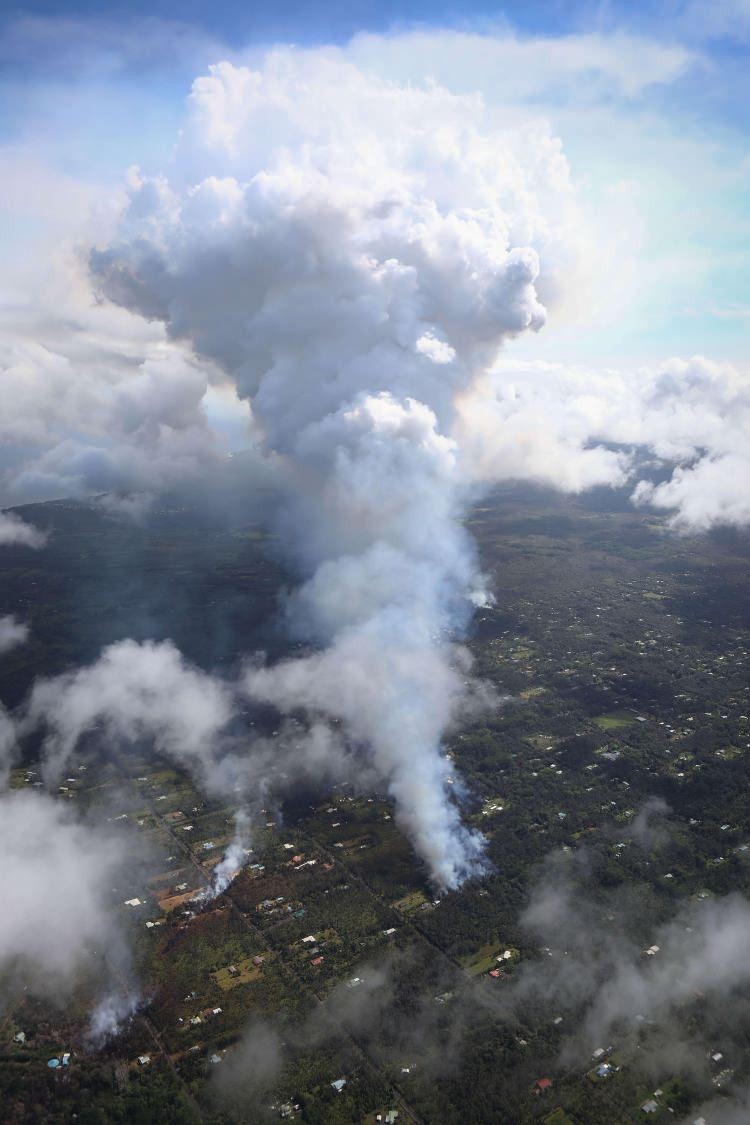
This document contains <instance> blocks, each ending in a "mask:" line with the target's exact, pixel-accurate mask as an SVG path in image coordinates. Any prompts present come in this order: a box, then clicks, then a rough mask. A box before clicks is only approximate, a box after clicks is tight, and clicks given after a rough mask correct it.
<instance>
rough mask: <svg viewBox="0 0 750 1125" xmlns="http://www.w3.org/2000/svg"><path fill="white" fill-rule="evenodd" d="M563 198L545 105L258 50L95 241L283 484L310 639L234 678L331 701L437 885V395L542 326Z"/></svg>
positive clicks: (451, 411)
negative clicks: (247, 419)
mask: <svg viewBox="0 0 750 1125" xmlns="http://www.w3.org/2000/svg"><path fill="white" fill-rule="evenodd" d="M271 121H272V122H273V127H272V128H271V127H269V122H271ZM575 216H576V208H575V201H574V196H573V192H572V189H571V187H570V184H569V180H568V172H567V166H566V163H565V160H564V158H563V157H562V155H561V152H560V147H559V144H558V142H557V141H556V140H555V139H554V138H552V137H550V136H549V134H548V133H547V132H546V131H545V130H544V129H543V128H540V127H539V126H537V125H535V126H534V127H533V128H516V127H507V128H503V129H500V128H498V127H497V126H496V125H493V124H492V123H491V121H490V120H489V118H488V116H487V114H486V111H485V107H484V106H483V104H482V102H481V100H480V99H479V98H477V97H456V96H454V95H452V94H450V93H449V92H448V91H446V90H444V89H441V88H440V87H436V86H428V87H421V88H420V87H405V86H402V85H397V84H395V83H390V82H386V81H383V80H379V79H374V78H372V77H370V76H368V75H367V74H365V73H363V72H362V71H360V70H358V69H357V68H356V67H354V66H352V65H351V64H350V63H348V62H346V61H344V60H342V59H341V58H337V57H335V56H331V57H328V56H327V55H326V54H325V53H314V54H311V55H308V56H305V55H301V56H300V55H297V54H296V53H291V52H287V51H277V52H274V53H272V54H271V55H269V56H268V57H267V59H266V60H265V62H264V64H263V67H262V68H261V69H260V70H256V71H253V70H250V69H248V68H242V67H235V66H232V65H230V64H228V63H221V64H219V65H217V66H216V67H213V68H212V70H211V73H210V74H209V75H208V76H206V77H203V78H200V79H198V80H197V81H196V82H195V83H194V86H193V93H192V95H191V106H190V115H189V119H188V122H187V125H186V127H185V129H184V130H183V133H182V135H181V138H180V145H179V148H178V151H177V154H176V157H175V161H174V166H173V168H172V170H171V172H170V176H169V178H168V179H167V178H151V179H147V178H142V177H141V178H135V179H134V181H133V183H132V185H131V196H130V203H129V206H128V208H127V210H126V212H125V214H124V216H123V219H122V224H121V230H120V235H119V238H118V239H117V240H116V241H114V242H113V243H112V245H111V246H110V247H109V248H104V249H100V250H97V251H95V252H94V253H93V254H92V268H93V271H94V273H95V275H96V276H97V277H98V279H99V284H100V286H101V289H102V292H103V293H104V294H105V295H106V296H108V297H109V298H110V299H112V300H114V301H116V302H117V303H119V304H121V305H124V306H125V307H126V308H128V309H130V310H132V311H135V312H140V313H141V314H142V315H143V316H145V317H147V318H150V319H157V320H160V321H162V322H163V323H164V325H165V327H166V330H167V333H168V335H169V336H170V337H172V338H173V339H175V340H178V341H184V342H185V343H188V344H190V345H191V346H192V348H193V349H194V350H195V352H196V353H198V354H199V355H201V356H205V357H207V358H208V359H209V360H210V361H212V362H213V363H215V364H217V365H218V366H219V367H220V368H221V370H222V371H223V372H224V373H225V374H226V375H227V376H230V377H231V378H232V379H233V380H234V382H235V384H236V386H237V389H238V392H239V394H240V395H241V396H243V397H247V398H249V399H250V400H251V402H252V411H253V417H254V420H255V423H256V425H257V427H258V429H259V431H260V433H261V435H262V442H263V446H264V448H265V450H266V451H267V453H268V454H270V455H273V456H274V457H276V458H277V459H279V462H280V464H281V466H282V471H283V472H284V473H285V474H286V476H287V479H288V481H289V482H291V484H292V487H291V488H290V498H289V501H288V503H287V504H286V508H285V511H284V513H283V514H282V517H281V522H282V525H283V530H284V531H285V533H286V538H287V542H288V543H289V544H290V546H291V547H292V548H293V549H294V550H295V552H296V554H297V557H298V559H299V560H300V563H301V565H302V566H303V567H304V568H306V569H307V571H308V573H309V575H310V580H309V582H308V583H307V584H306V585H305V586H303V588H302V589H301V590H300V591H299V592H298V594H297V596H296V597H295V598H293V599H292V601H291V603H290V606H291V611H290V616H292V617H294V616H295V613H296V614H299V620H300V622H301V623H302V624H303V625H304V627H305V628H306V630H307V632H308V633H312V634H313V635H314V636H315V638H316V639H317V640H318V641H319V642H321V643H322V644H324V645H326V646H327V648H326V650H325V652H324V653H323V654H322V655H321V656H317V657H311V658H309V659H305V660H300V661H297V662H294V663H292V664H285V665H283V666H282V667H280V668H278V669H257V668H256V669H253V670H252V671H251V672H250V673H248V675H247V676H246V681H245V688H246V690H247V691H248V692H249V694H250V695H251V696H252V697H253V698H259V699H264V700H266V701H271V702H274V703H275V704H276V705H277V706H279V707H280V709H281V710H287V709H290V708H298V707H301V708H303V709H305V710H306V711H307V712H308V713H309V714H311V715H313V716H318V717H319V716H320V715H321V714H325V715H328V716H331V717H335V718H336V719H340V720H343V721H344V723H345V724H346V729H347V730H348V732H349V736H350V737H351V739H353V740H355V741H358V742H362V743H364V744H366V745H367V746H368V747H369V748H370V753H371V755H372V760H373V762H374V764H375V767H376V769H377V772H378V773H379V774H380V776H381V777H383V778H384V779H385V780H386V783H387V785H388V788H389V790H390V792H391V793H392V794H393V796H394V797H395V798H396V803H397V815H398V816H399V819H400V821H401V823H402V824H403V825H404V826H405V828H406V829H407V830H408V831H409V833H410V835H411V837H412V839H413V840H414V841H415V844H416V846H417V848H418V850H419V852H420V854H421V855H422V856H423V857H424V858H425V859H426V860H427V861H428V863H429V866H430V869H431V872H432V874H433V876H434V878H435V879H436V881H437V882H438V883H441V884H443V885H446V886H453V885H455V884H456V883H457V882H458V881H460V879H461V878H463V877H464V876H465V875H466V874H468V873H470V872H471V870H473V869H474V867H475V863H476V860H477V856H478V853H479V851H480V848H479V843H478V841H477V840H476V839H475V838H474V837H473V836H472V835H471V834H470V833H468V832H465V831H463V830H462V829H461V828H460V825H459V822H458V817H457V814H456V812H455V808H454V806H453V803H452V801H451V799H450V789H449V787H448V785H447V776H448V772H449V771H448V766H447V762H446V760H445V759H444V757H443V756H442V754H441V751H440V739H441V734H442V731H443V730H444V729H445V726H446V724H447V723H448V722H449V721H450V718H451V716H452V714H453V713H454V712H455V709H456V707H457V705H458V703H459V701H460V699H461V696H462V694H463V689H464V680H465V676H466V673H465V669H464V668H463V667H462V663H461V661H462V657H461V654H460V653H458V652H457V651H456V650H454V649H453V647H452V637H453V635H454V634H455V632H456V630H460V627H461V625H462V624H463V622H464V621H465V620H466V617H467V616H468V612H469V609H470V606H471V604H473V603H474V602H476V600H478V599H479V600H481V598H482V597H484V596H486V595H484V594H483V593H482V591H481V586H482V581H481V576H480V575H479V574H478V573H477V569H476V562H475V558H474V551H473V547H472V545H471V543H470V542H469V540H468V538H467V536H466V533H465V532H464V531H463V529H462V527H461V523H460V520H461V515H462V513H463V511H464V510H465V507H466V503H467V499H468V487H469V485H470V484H471V480H470V478H469V477H468V476H467V475H466V474H465V473H464V470H463V462H462V459H461V457H460V453H459V450H458V447H457V444H456V440H455V438H454V437H453V435H452V431H453V429H454V426H455V422H456V418H457V396H459V395H460V394H462V393H465V392H467V391H468V390H469V388H471V387H472V386H473V384H474V383H475V381H476V380H477V379H478V378H480V377H481V376H482V375H483V373H484V372H485V371H486V370H487V369H488V367H489V365H490V364H491V363H492V361H493V360H494V358H495V356H496V355H497V352H498V349H499V347H500V346H501V344H502V343H503V342H504V341H505V340H508V339H510V338H512V337H513V336H515V335H518V334H519V333H522V332H524V331H528V330H534V331H535V330H538V329H539V328H540V327H541V326H542V325H543V324H544V321H545V317H546V312H545V308H544V306H543V304H542V302H541V299H540V294H541V293H544V296H545V299H547V300H553V299H554V295H555V293H556V291H558V290H559V289H560V288H561V287H562V286H563V285H564V277H565V271H566V268H568V266H569V265H570V263H571V262H572V261H574V259H575V257H576V252H577V244H576V236H577V226H576V222H575Z"/></svg>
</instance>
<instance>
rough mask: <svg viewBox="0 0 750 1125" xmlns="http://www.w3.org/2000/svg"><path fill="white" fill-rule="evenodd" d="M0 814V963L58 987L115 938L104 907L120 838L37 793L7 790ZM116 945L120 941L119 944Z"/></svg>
mask: <svg viewBox="0 0 750 1125" xmlns="http://www.w3.org/2000/svg"><path fill="white" fill-rule="evenodd" d="M1 807H2V816H0V853H1V854H2V857H3V862H2V864H0V893H2V896H3V901H4V902H6V903H8V907H9V908H8V909H7V910H4V911H3V914H2V919H0V968H2V969H4V970H5V969H9V968H12V969H13V970H14V972H15V973H16V974H18V978H19V979H21V980H23V981H24V982H25V983H26V985H27V987H29V988H30V989H31V990H32V991H37V992H45V991H52V992H53V993H57V994H61V993H64V992H66V991H67V990H69V989H70V988H71V987H72V986H73V984H74V982H75V980H76V973H77V971H78V969H80V968H81V967H82V966H83V965H84V963H85V962H86V960H87V959H90V958H91V955H92V953H93V952H95V951H98V952H99V953H101V952H102V951H103V950H104V949H105V948H107V947H109V946H111V945H112V944H113V942H116V936H115V925H114V920H113V918H112V915H111V912H110V895H111V888H112V881H113V878H114V877H115V873H116V872H117V871H118V870H120V869H121V867H122V864H123V852H122V845H121V842H120V841H118V840H116V839H115V838H114V837H113V836H112V834H111V833H110V832H105V831H102V830H100V829H96V828H93V827H88V826H86V825H84V824H82V823H80V822H79V821H77V820H76V819H75V817H74V815H72V814H71V812H70V811H69V810H68V809H66V808H65V807H64V806H63V805H62V803H61V802H60V801H57V800H55V799H53V798H51V797H48V796H46V795H44V794H41V793H28V792H19V793H10V794H5V795H4V796H3V797H2V801H1ZM117 944H118V948H119V943H117Z"/></svg>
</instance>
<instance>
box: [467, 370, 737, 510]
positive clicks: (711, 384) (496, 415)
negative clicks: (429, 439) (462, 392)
mask: <svg viewBox="0 0 750 1125" xmlns="http://www.w3.org/2000/svg"><path fill="white" fill-rule="evenodd" d="M460 425H461V437H460V446H461V449H462V454H463V456H464V457H466V459H467V461H468V464H469V469H468V471H469V472H470V473H471V474H473V475H475V476H477V477H479V478H480V479H488V480H492V479H503V478H515V479H520V480H535V481H538V482H540V483H543V484H547V485H551V486H553V487H557V488H560V489H563V490H566V491H574V492H577V491H581V490H582V489H585V488H587V487H590V486H592V485H597V484H600V485H601V484H603V485H612V486H622V485H624V484H626V483H628V482H630V483H631V484H632V486H633V500H634V502H635V503H636V504H651V505H653V506H655V507H656V508H658V509H661V510H663V511H665V512H666V513H667V514H668V515H669V520H670V522H671V524H672V526H674V527H675V528H677V529H679V530H684V531H697V532H700V531H706V530H708V529H710V528H711V527H715V526H719V525H725V526H727V525H729V526H731V525H734V526H738V527H742V526H747V524H748V523H749V522H750V506H749V505H748V494H749V491H748V486H749V485H750V444H749V443H748V440H747V435H748V433H750V373H749V372H747V371H742V370H739V369H738V368H735V367H734V366H732V365H731V364H717V363H714V362H712V361H710V360H707V359H705V358H703V357H701V356H695V357H693V358H692V359H688V360H684V359H670V360H667V361H666V362H665V363H663V364H662V365H661V366H659V367H653V368H650V367H642V368H638V369H636V370H633V371H623V370H600V371H597V370H587V369H585V368H576V367H572V366H567V365H563V364H553V363H533V362H526V363H523V362H513V361H510V360H504V361H503V362H501V363H498V364H497V365H496V366H495V368H494V369H493V371H492V372H491V373H490V375H488V376H487V377H486V378H485V379H484V380H483V381H482V382H480V383H478V384H477V385H476V386H475V388H474V389H473V390H472V393H471V394H470V395H467V396H466V397H465V398H464V400H463V401H462V403H461V422H460ZM638 450H641V451H642V450H647V451H650V453H651V454H652V455H653V457H655V458H657V459H658V460H659V461H660V462H661V464H660V466H659V468H660V474H659V477H658V479H657V480H656V481H654V480H651V479H649V478H648V477H647V476H644V477H643V479H639V477H640V474H641V473H643V472H644V470H642V469H637V467H636V465H635V462H634V459H633V456H632V454H633V452H635V451H638ZM665 476H666V479H664V478H665Z"/></svg>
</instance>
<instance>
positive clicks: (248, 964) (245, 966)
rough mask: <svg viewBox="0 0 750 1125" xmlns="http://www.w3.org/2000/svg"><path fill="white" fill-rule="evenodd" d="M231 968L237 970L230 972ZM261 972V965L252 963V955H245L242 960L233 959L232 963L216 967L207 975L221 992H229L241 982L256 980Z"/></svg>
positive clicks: (248, 982) (246, 982)
mask: <svg viewBox="0 0 750 1125" xmlns="http://www.w3.org/2000/svg"><path fill="white" fill-rule="evenodd" d="M232 968H234V969H236V970H237V972H236V973H232V972H231V969H232ZM261 973H262V966H260V965H254V964H253V959H252V957H246V958H245V959H244V960H243V961H235V963H234V965H232V966H230V965H227V966H226V968H224V969H217V970H216V972H215V973H210V974H209V975H210V977H211V980H212V981H213V982H214V983H215V984H218V986H219V988H220V989H221V990H222V992H229V990H230V989H232V988H238V987H239V986H240V985H241V984H250V983H251V981H254V980H258V978H259V977H260V975H261Z"/></svg>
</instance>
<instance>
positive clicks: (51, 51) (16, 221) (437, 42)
mask: <svg viewBox="0 0 750 1125" xmlns="http://www.w3.org/2000/svg"><path fill="white" fill-rule="evenodd" d="M2 19H3V28H4V30H3V35H2V41H1V42H0V121H2V122H3V124H2V126H1V127H0V142H1V143H2V146H3V147H2V152H3V155H4V156H5V158H6V160H7V159H8V158H9V157H12V160H15V161H17V160H18V154H19V153H22V154H24V159H25V160H26V163H27V164H28V161H29V159H30V158H31V157H32V156H33V159H34V160H35V161H37V162H38V163H39V166H40V168H41V167H44V168H46V169H49V171H50V175H52V174H54V175H60V176H62V177H64V178H65V183H66V185H67V187H68V188H70V190H71V191H72V190H73V188H72V187H71V183H75V184H79V185H87V186H88V187H89V188H90V189H91V192H92V193H95V188H96V185H100V184H107V185H110V184H115V183H120V182H122V178H123V175H124V173H125V170H126V168H127V167H128V166H129V165H131V164H139V165H140V166H142V167H144V168H146V169H147V170H151V171H155V170H158V168H159V167H160V165H161V164H162V163H163V161H164V156H165V153H168V152H169V149H170V146H171V144H172V143H173V141H174V138H175V136H176V134H177V131H178V129H179V123H180V120H181V117H182V114H183V108H184V100H185V97H186V95H187V94H188V92H189V89H190V83H191V81H192V79H193V78H194V77H195V76H196V75H197V74H200V73H204V72H205V68H206V66H207V65H208V64H209V63H211V62H214V61H217V59H219V58H222V57H233V58H235V59H239V60H240V61H247V62H249V63H251V64H252V62H253V60H254V59H257V58H258V57H259V56H260V54H261V53H262V51H263V50H264V49H265V48H266V47H268V46H269V45H273V44H274V43H276V42H283V43H296V44H299V46H300V48H303V47H308V48H309V47H314V46H320V45H326V44H336V45H338V46H339V47H341V48H342V49H343V50H345V51H347V52H349V53H351V54H352V55H353V56H355V57H356V58H357V60H358V62H360V63H361V64H362V65H366V66H370V67H373V68H375V69H379V70H381V71H382V73H384V74H385V75H386V76H393V77H395V78H397V79H398V80H401V81H403V80H408V81H415V82H421V81H424V80H425V79H429V78H434V79H437V80H438V81H439V82H441V83H444V84H445V85H447V86H449V87H450V88H453V89H456V90H457V91H463V92H468V91H471V90H473V89H477V90H479V91H480V92H481V93H482V95H483V96H484V98H485V100H487V101H488V102H490V103H492V102H493V101H496V102H497V103H498V104H502V106H503V107H504V110H506V111H507V110H508V107H510V111H511V112H514V113H515V112H519V113H526V114H531V115H535V116H540V117H543V118H545V119H547V120H549V121H550V123H551V127H552V129H553V131H554V132H555V133H556V134H557V135H559V136H560V137H561V138H562V143H563V148H564V151H565V153H566V155H567V157H568V159H569V161H570V164H571V170H572V175H573V178H574V179H575V181H576V182H577V183H578V184H579V186H580V192H581V200H582V206H583V208H584V209H585V210H586V212H587V213H588V214H589V215H590V216H591V219H592V222H593V224H594V226H597V224H598V226H599V228H600V231H601V232H602V234H604V233H605V228H606V235H607V238H608V239H610V240H611V239H612V238H614V239H615V241H616V240H617V238H618V237H619V238H620V240H621V249H622V255H621V257H620V258H615V259H613V260H612V261H611V262H610V265H609V269H610V274H609V278H610V281H609V283H608V287H610V288H611V290H612V299H611V300H610V301H609V302H608V309H604V308H603V307H598V308H597V309H595V310H594V313H593V314H591V315H589V316H588V318H587V316H586V315H583V316H581V315H578V316H576V317H572V318H570V317H568V318H567V319H564V318H560V319H558V320H557V321H553V322H552V323H551V324H550V326H549V328H548V329H547V330H546V331H545V333H543V334H541V336H540V337H539V339H538V340H537V339H535V340H533V341H531V342H529V343H524V344H523V345H522V347H521V350H522V351H524V350H525V351H528V352H529V353H530V354H532V355H534V356H542V357H543V358H550V359H563V360H565V361H579V360H580V361H581V362H597V363H609V362H616V361H618V360H620V359H624V360H626V361H628V362H650V361H653V360H656V359H659V358H662V357H664V356H666V355H672V354H682V355H685V354H693V353H703V354H707V355H710V356H712V357H715V358H718V359H731V360H734V361H736V362H740V361H743V360H744V358H745V355H746V349H747V339H748V327H749V326H750V287H749V285H748V276H747V264H746V263H747V261H748V255H750V207H749V206H748V204H749V203H750V150H749V149H748V131H749V125H750V121H749V120H748V118H749V117H750V114H748V111H747V110H746V106H747V104H750V89H749V87H750V78H748V73H750V67H748V65H747V63H748V53H749V44H750V4H749V3H748V2H747V0H716V2H714V3H710V4H707V3H704V2H703V0H679V2H678V0H661V2H657V0H653V2H649V3H628V4H613V3H585V2H584V3H580V4H574V3H563V2H555V0H537V2H526V3H510V4H505V5H499V4H497V3H489V2H482V0H478V2H475V3H473V4H470V5H466V4H462V5H455V4H447V3H440V2H438V3H427V2H423V0H410V2H406V0H401V2H396V0H379V2H377V3H376V2H374V0H373V2H367V3H362V2H354V3H352V2H343V0H330V2H322V3H309V2H307V3H304V2H301V0H281V2H279V3H275V4H273V5H267V4H254V3H239V2H225V0H224V2H219V3H214V4H207V3H205V2H198V0H184V2H181V3H176V2H174V0H156V2H155V3H154V2H153V0H148V2H147V0H131V2H130V3H128V4H127V5H122V6H121V7H119V8H117V7H111V6H109V5H103V4H102V3H97V2H95V0H73V2H67V3H66V2H62V0H33V2H29V3H26V4H23V5H19V6H17V7H15V8H10V7H6V8H5V10H4V16H3V17H2ZM456 35H459V36H464V38H463V39H461V38H459V39H456V38H455V36H456ZM451 37H453V38H451ZM352 41H353V45H352ZM493 43H500V44H503V43H510V44H512V45H518V44H521V45H522V46H523V47H524V48H525V49H526V53H525V54H522V55H518V58H517V59H516V54H518V52H516V54H514V55H513V58H514V59H516V61H512V62H511V64H510V65H511V66H512V68H513V69H512V74H511V76H510V79H508V78H507V74H506V67H507V66H508V61H507V52H506V53H505V54H503V53H500V54H498V55H497V57H496V61H495V62H494V63H493V61H492V58H491V57H490V58H489V61H488V59H487V57H485V56H486V52H485V49H484V48H485V45H487V44H493ZM592 44H593V46H592ZM550 45H552V48H551V47H550ZM555 49H556V50H555ZM514 50H515V47H514ZM550 50H553V54H552V55H550ZM590 50H593V51H594V53H596V52H599V53H601V52H604V54H605V55H606V57H605V58H604V61H603V62H602V61H600V62H596V61H594V62H593V63H592V64H591V67H589V66H588V65H587V63H586V60H585V54H586V51H590ZM582 54H583V61H582V58H581V55H582ZM550 58H552V59H553V61H552V64H551V65H550V64H549V59H550ZM483 59H484V61H482V60H483ZM644 76H645V77H644ZM15 166H17V165H13V163H12V162H11V171H12V169H13V167H15ZM39 174H40V175H41V173H39ZM17 194H19V193H18V192H17ZM20 194H21V195H22V196H23V195H25V194H27V193H25V192H23V191H20ZM28 194H29V198H30V199H31V198H32V196H33V194H34V193H33V191H32V192H30V193H28ZM82 194H83V195H85V194H86V191H82ZM7 195H8V189H7V188H6V191H5V196H6V203H7ZM0 206H3V199H2V197H0ZM9 218H10V226H12V232H11V233H10V234H9V233H8V225H9V224H8V223H6V235H5V246H6V250H7V253H8V254H10V255H13V254H17V253H18V250H19V248H20V247H21V246H22V245H23V244H24V238H25V237H26V235H27V234H32V235H33V233H34V231H35V230H36V229H37V228H38V227H39V226H40V224H41V225H44V224H45V223H46V222H47V221H48V214H47V213H46V209H45V206H44V204H43V203H42V204H40V205H39V207H37V209H36V210H35V209H34V206H33V205H32V203H29V204H28V205H26V203H25V201H24V200H23V199H22V200H21V201H20V202H19V200H18V199H15V201H11V209H10V215H9ZM1 249H2V246H1V245H0V250H1ZM609 253H610V254H611V249H610V251H609ZM3 288H4V289H7V283H6V284H4V285H3ZM600 288H602V286H601V285H600ZM606 303H607V302H603V303H602V302H600V305H603V304H606Z"/></svg>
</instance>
